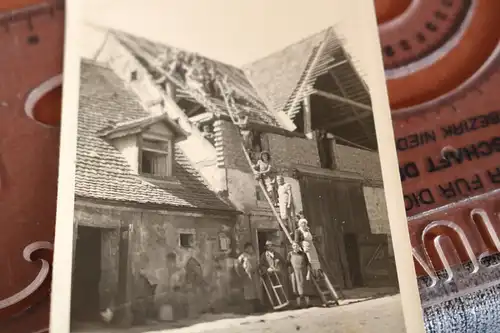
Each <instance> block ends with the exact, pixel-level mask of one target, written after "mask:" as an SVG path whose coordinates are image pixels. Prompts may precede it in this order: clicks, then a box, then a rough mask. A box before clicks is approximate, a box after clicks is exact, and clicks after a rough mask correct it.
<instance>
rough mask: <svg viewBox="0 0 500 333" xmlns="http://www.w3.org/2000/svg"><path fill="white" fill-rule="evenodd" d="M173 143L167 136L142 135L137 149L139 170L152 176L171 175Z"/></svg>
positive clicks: (163, 176)
mask: <svg viewBox="0 0 500 333" xmlns="http://www.w3.org/2000/svg"><path fill="white" fill-rule="evenodd" d="M172 150H173V144H172V141H171V140H170V139H168V138H161V139H159V138H150V137H144V136H143V137H142V138H141V144H140V149H139V156H140V158H139V170H140V173H141V174H142V175H146V176H149V177H153V178H167V177H171V176H172V162H173V153H172Z"/></svg>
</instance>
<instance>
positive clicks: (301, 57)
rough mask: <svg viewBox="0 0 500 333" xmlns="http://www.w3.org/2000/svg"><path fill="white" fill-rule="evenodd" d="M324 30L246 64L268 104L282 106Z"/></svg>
mask: <svg viewBox="0 0 500 333" xmlns="http://www.w3.org/2000/svg"><path fill="white" fill-rule="evenodd" d="M324 35H325V31H321V32H320V33H317V34H315V35H313V36H310V37H308V38H305V39H303V40H302V41H300V42H298V43H296V44H293V45H290V46H288V47H286V48H285V49H283V50H281V51H278V52H275V53H273V54H271V55H269V56H267V57H265V58H262V59H259V60H257V61H255V62H253V63H251V64H248V65H245V66H243V70H244V72H245V73H246V75H247V77H248V78H249V80H250V82H252V84H253V85H254V87H255V89H256V90H257V91H258V92H259V94H260V95H261V96H262V98H263V99H264V100H265V101H266V104H267V105H268V107H269V108H271V109H273V110H283V109H284V107H285V105H286V103H287V102H288V100H289V98H290V97H291V96H292V94H293V92H294V90H295V89H296V88H297V85H298V84H299V81H300V79H301V77H302V74H303V73H304V71H305V70H306V69H307V67H308V64H309V63H310V61H309V60H310V58H311V56H312V54H313V53H314V50H315V49H316V48H317V47H318V45H319V44H320V43H321V41H322V40H323V38H324Z"/></svg>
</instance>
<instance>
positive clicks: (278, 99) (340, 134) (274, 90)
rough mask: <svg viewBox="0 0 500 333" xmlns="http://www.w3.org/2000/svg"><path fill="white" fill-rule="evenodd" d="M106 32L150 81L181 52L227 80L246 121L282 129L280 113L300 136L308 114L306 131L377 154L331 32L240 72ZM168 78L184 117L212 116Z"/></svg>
mask: <svg viewBox="0 0 500 333" xmlns="http://www.w3.org/2000/svg"><path fill="white" fill-rule="evenodd" d="M110 33H111V34H113V35H114V36H115V37H116V38H117V39H118V40H119V41H120V42H121V43H122V44H123V45H124V46H125V47H126V48H127V49H128V50H129V51H130V52H131V53H132V54H134V56H135V57H136V58H137V59H138V60H139V61H140V62H141V63H142V64H143V65H144V66H145V67H146V68H147V69H148V70H149V71H150V72H151V73H152V75H153V76H154V77H159V76H161V74H165V73H164V71H163V70H162V69H161V68H160V66H159V64H158V59H163V61H165V60H167V62H170V63H171V62H173V61H174V59H168V58H169V57H174V56H178V55H179V54H180V53H183V54H184V57H186V55H187V57H190V56H194V57H196V58H197V59H202V61H203V64H204V66H208V67H211V68H212V69H213V70H214V72H215V73H216V75H219V76H223V77H225V78H226V79H227V83H228V84H229V85H230V86H231V88H232V89H233V90H234V91H235V92H236V93H237V94H238V96H239V97H240V98H239V100H238V105H239V107H241V108H244V109H246V110H247V111H248V113H249V118H250V121H251V122H254V123H261V124H265V125H270V126H275V127H283V125H282V122H280V117H279V116H278V114H279V113H282V114H283V113H284V114H286V115H287V116H288V117H289V118H290V119H291V120H293V122H294V124H295V125H296V126H297V128H296V129H295V131H297V132H304V131H305V128H304V120H305V119H304V118H305V117H308V114H309V113H310V119H311V121H310V124H309V127H310V129H312V130H325V131H328V132H330V133H332V134H333V135H334V136H335V137H337V139H338V140H339V142H340V143H342V144H347V145H351V146H356V147H358V148H366V149H370V150H376V149H377V143H376V135H375V128H374V121H373V113H372V107H371V99H370V94H369V91H368V88H367V86H366V84H365V82H364V81H363V79H362V78H361V77H360V75H359V73H358V71H357V70H356V68H355V62H354V61H353V59H352V57H351V56H350V55H349V54H348V53H347V52H346V50H345V48H344V47H343V43H342V40H341V39H339V38H338V36H337V35H336V34H335V32H334V29H333V28H329V29H327V30H324V31H322V32H320V33H317V34H315V35H313V36H311V37H308V38H306V39H304V40H302V41H300V42H298V43H296V44H293V45H291V46H289V47H287V48H285V49H283V50H282V51H279V52H276V53H274V54H271V55H269V56H268V57H266V58H263V59H260V60H258V61H256V62H254V63H251V64H248V65H246V66H243V68H236V67H234V66H230V65H227V64H224V63H221V62H219V61H215V60H212V59H209V58H206V57H203V56H202V55H199V54H195V53H192V52H188V51H185V50H180V49H177V48H175V47H172V46H168V45H165V44H162V43H157V42H152V41H149V40H147V39H145V38H141V37H136V36H132V35H130V34H127V33H123V32H119V31H111V32H110ZM166 58H167V59H166ZM172 79H173V82H175V83H176V85H177V95H176V102H177V103H178V104H179V106H180V107H181V108H182V109H184V110H185V111H186V113H187V115H188V116H189V117H193V116H196V115H199V114H200V113H203V112H207V111H211V110H208V107H207V105H200V103H199V99H197V98H194V97H193V96H194V95H193V94H194V92H193V91H192V88H190V87H189V85H186V84H184V83H183V82H180V81H179V80H176V79H175V78H172ZM208 98H209V99H210V102H212V103H213V104H215V105H217V106H218V108H219V109H220V110H223V111H224V110H225V104H224V102H223V98H222V97H220V96H209V97H208Z"/></svg>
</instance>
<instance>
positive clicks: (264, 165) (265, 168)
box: [254, 151, 276, 205]
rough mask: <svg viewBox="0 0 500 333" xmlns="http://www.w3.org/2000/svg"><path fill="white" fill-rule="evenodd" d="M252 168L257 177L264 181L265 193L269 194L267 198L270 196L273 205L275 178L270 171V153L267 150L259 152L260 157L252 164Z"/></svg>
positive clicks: (274, 199)
mask: <svg viewBox="0 0 500 333" xmlns="http://www.w3.org/2000/svg"><path fill="white" fill-rule="evenodd" d="M254 170H255V176H256V177H257V179H260V180H262V181H263V182H264V185H265V187H266V191H267V194H268V195H269V198H271V201H272V203H273V205H276V194H275V192H276V191H275V189H274V187H275V183H276V180H275V179H274V176H273V172H272V171H273V170H272V167H271V155H270V154H269V153H268V152H267V151H263V152H261V153H260V158H259V160H258V161H257V163H256V164H255V165H254Z"/></svg>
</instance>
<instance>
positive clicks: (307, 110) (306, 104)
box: [303, 96, 313, 139]
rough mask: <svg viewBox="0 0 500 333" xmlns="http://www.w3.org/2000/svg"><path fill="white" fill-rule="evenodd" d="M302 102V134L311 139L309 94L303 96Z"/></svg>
mask: <svg viewBox="0 0 500 333" xmlns="http://www.w3.org/2000/svg"><path fill="white" fill-rule="evenodd" d="M303 104H304V112H303V118H304V134H305V135H306V136H307V137H308V138H309V139H312V138H313V133H312V117H311V97H310V96H306V97H304V99H303Z"/></svg>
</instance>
